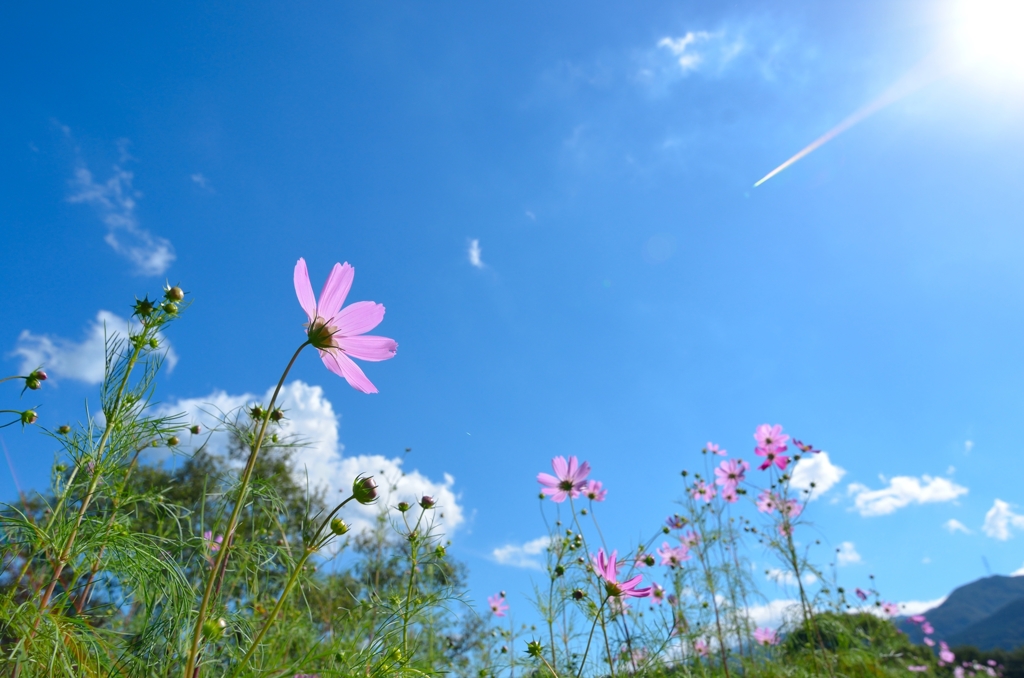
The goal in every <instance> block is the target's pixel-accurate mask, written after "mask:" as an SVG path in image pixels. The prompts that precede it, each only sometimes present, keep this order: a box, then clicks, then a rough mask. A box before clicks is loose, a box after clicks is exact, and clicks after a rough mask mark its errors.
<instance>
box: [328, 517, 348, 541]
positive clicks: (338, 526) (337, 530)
mask: <svg viewBox="0 0 1024 678" xmlns="http://www.w3.org/2000/svg"><path fill="white" fill-rule="evenodd" d="M331 532H333V533H334V534H336V535H338V536H339V537H340V536H341V535H343V534H345V533H346V532H348V525H346V524H345V521H344V520H342V519H341V518H334V519H332V520H331Z"/></svg>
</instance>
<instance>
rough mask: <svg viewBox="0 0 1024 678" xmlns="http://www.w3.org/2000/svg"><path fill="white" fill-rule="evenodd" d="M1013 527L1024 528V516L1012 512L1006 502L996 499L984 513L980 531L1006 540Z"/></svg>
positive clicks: (1000, 539)
mask: <svg viewBox="0 0 1024 678" xmlns="http://www.w3.org/2000/svg"><path fill="white" fill-rule="evenodd" d="M1014 529H1018V530H1024V516H1022V515H1020V514H1019V513H1014V511H1013V509H1011V508H1010V504H1008V503H1007V502H1005V501H1003V500H1002V499H996V500H995V501H994V502H993V503H992V508H990V509H989V510H988V513H986V514H985V524H984V525H982V526H981V531H982V532H984V533H985V534H986V535H987V536H989V537H992V538H993V539H998V540H999V541H1006V540H1007V539H1009V538H1010V537H1012V536H1013V530H1014Z"/></svg>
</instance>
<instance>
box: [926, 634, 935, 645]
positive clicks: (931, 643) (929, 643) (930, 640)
mask: <svg viewBox="0 0 1024 678" xmlns="http://www.w3.org/2000/svg"><path fill="white" fill-rule="evenodd" d="M924 644H925V645H927V646H928V647H935V641H934V640H932V639H931V638H929V637H928V636H925V637H924Z"/></svg>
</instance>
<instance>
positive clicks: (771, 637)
mask: <svg viewBox="0 0 1024 678" xmlns="http://www.w3.org/2000/svg"><path fill="white" fill-rule="evenodd" d="M754 640H756V641H757V642H758V644H760V645H776V644H778V642H779V637H778V636H777V635H775V631H774V630H773V629H769V628H765V627H761V628H758V629H754Z"/></svg>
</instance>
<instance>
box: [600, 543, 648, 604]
mask: <svg viewBox="0 0 1024 678" xmlns="http://www.w3.org/2000/svg"><path fill="white" fill-rule="evenodd" d="M618 554H619V552H618V551H612V554H611V555H610V556H606V555H605V553H604V549H598V551H597V555H596V556H591V558H592V559H593V562H594V571H595V572H596V573H597V576H598V577H600V578H601V579H604V590H605V592H606V593H607V594H608V597H609V598H621V597H623V596H625V597H629V598H646V597H647V596H649V595H651V588H650V587H647V588H645V589H640V588H637V586H639V584H640V580H641V579H643V575H639V574H638V575H637V576H635V577H633V578H632V579H630V580H629V581H624V582H620V581H619V580H618V577H619V575H618V567H617V566H616V565H615V558H616V557H617V556H618Z"/></svg>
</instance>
